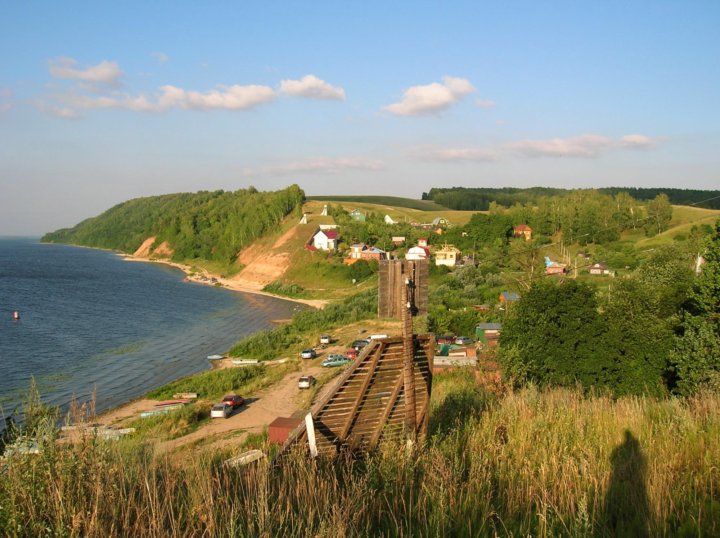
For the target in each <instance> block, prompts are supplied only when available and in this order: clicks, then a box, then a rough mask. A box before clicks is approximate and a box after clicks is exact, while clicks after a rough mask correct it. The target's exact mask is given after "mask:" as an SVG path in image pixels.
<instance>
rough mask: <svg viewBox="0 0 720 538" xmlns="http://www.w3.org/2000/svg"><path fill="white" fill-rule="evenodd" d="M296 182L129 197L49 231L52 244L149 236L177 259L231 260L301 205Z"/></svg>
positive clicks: (125, 244)
mask: <svg viewBox="0 0 720 538" xmlns="http://www.w3.org/2000/svg"><path fill="white" fill-rule="evenodd" d="M304 198H305V193H304V192H303V191H302V189H300V187H298V186H297V185H292V186H290V187H288V188H286V189H284V190H280V191H275V192H258V191H257V190H256V189H254V188H252V187H251V188H249V189H240V190H238V191H235V192H225V191H222V190H219V191H214V192H208V191H200V192H197V193H180V194H168V195H164V196H151V197H148V198H136V199H134V200H129V201H127V202H123V203H121V204H118V205H116V206H115V207H113V208H111V209H109V210H107V211H105V212H104V213H102V214H101V215H98V216H97V217H93V218H90V219H87V220H84V221H83V222H81V223H79V224H78V225H76V226H75V227H73V228H66V229H62V230H57V231H55V232H52V233H48V234H46V235H45V236H44V237H43V238H42V240H43V241H45V242H48V243H69V244H75V245H83V246H88V247H100V248H108V249H114V250H120V251H123V252H134V251H135V250H136V249H137V248H138V247H139V246H140V245H141V244H142V242H143V241H145V240H146V239H147V238H148V237H155V238H156V240H155V245H159V244H161V243H162V242H165V241H167V243H168V244H169V246H170V248H171V249H172V251H173V256H172V257H173V259H174V260H176V261H182V260H190V259H196V258H200V259H205V260H214V261H218V262H221V263H230V262H232V261H234V260H235V256H236V255H237V253H238V252H239V251H240V250H241V249H242V248H243V247H245V246H247V245H248V244H249V243H250V242H252V241H253V240H254V239H256V238H258V237H259V236H261V235H263V234H264V233H266V232H267V231H269V230H272V229H274V228H275V227H277V225H278V224H279V223H280V221H281V220H282V219H283V217H285V216H286V215H288V214H289V213H290V212H291V211H293V210H294V209H295V208H296V207H298V206H300V205H301V204H302V202H303V200H304Z"/></svg>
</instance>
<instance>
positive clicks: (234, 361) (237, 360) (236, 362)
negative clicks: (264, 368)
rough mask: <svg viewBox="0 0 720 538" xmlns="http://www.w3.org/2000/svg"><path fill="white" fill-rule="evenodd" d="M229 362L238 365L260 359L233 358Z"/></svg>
mask: <svg viewBox="0 0 720 538" xmlns="http://www.w3.org/2000/svg"><path fill="white" fill-rule="evenodd" d="M230 362H232V363H233V364H237V365H238V366H247V365H248V364H257V363H258V362H260V361H258V360H257V359H233V360H231V361H230Z"/></svg>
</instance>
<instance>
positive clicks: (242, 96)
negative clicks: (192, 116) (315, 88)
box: [157, 84, 275, 110]
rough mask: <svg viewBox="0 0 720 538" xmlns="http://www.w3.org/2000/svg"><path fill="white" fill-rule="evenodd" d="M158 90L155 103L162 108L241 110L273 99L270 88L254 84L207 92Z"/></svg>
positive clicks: (165, 87)
mask: <svg viewBox="0 0 720 538" xmlns="http://www.w3.org/2000/svg"><path fill="white" fill-rule="evenodd" d="M160 90H161V91H162V95H161V96H160V97H159V98H158V101H157V103H158V105H159V106H160V107H162V108H173V107H177V108H184V109H193V110H209V109H225V110H243V109H246V108H253V107H255V106H257V105H260V104H262V103H267V102H268V101H272V100H273V99H274V98H275V92H274V91H273V89H272V88H270V87H268V86H259V85H254V84H253V85H249V86H240V85H238V84H235V85H233V86H228V87H221V88H220V89H217V90H210V91H207V92H197V91H187V90H183V89H182V88H178V87H176V86H169V85H168V86H163V87H162V88H160Z"/></svg>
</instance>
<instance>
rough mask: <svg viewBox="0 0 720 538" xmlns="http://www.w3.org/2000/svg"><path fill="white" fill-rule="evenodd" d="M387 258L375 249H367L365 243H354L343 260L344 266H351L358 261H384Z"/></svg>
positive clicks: (383, 252) (381, 251) (384, 253)
mask: <svg viewBox="0 0 720 538" xmlns="http://www.w3.org/2000/svg"><path fill="white" fill-rule="evenodd" d="M386 258H387V253H386V252H385V251H384V250H382V249H379V248H377V247H368V246H367V245H366V244H365V243H356V244H354V245H350V253H349V254H348V257H347V258H345V260H344V263H345V264H346V265H352V264H353V263H355V262H356V261H358V260H367V261H370V260H377V261H380V260H384V259H386Z"/></svg>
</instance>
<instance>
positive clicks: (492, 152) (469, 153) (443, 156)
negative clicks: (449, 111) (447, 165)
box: [415, 147, 501, 162]
mask: <svg viewBox="0 0 720 538" xmlns="http://www.w3.org/2000/svg"><path fill="white" fill-rule="evenodd" d="M415 153H416V155H417V156H418V157H420V158H421V159H422V160H430V161H485V162H491V161H497V160H499V159H500V157H501V152H499V151H498V150H497V149H494V148H490V147H479V148H444V149H425V150H421V151H417V152H415Z"/></svg>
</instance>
